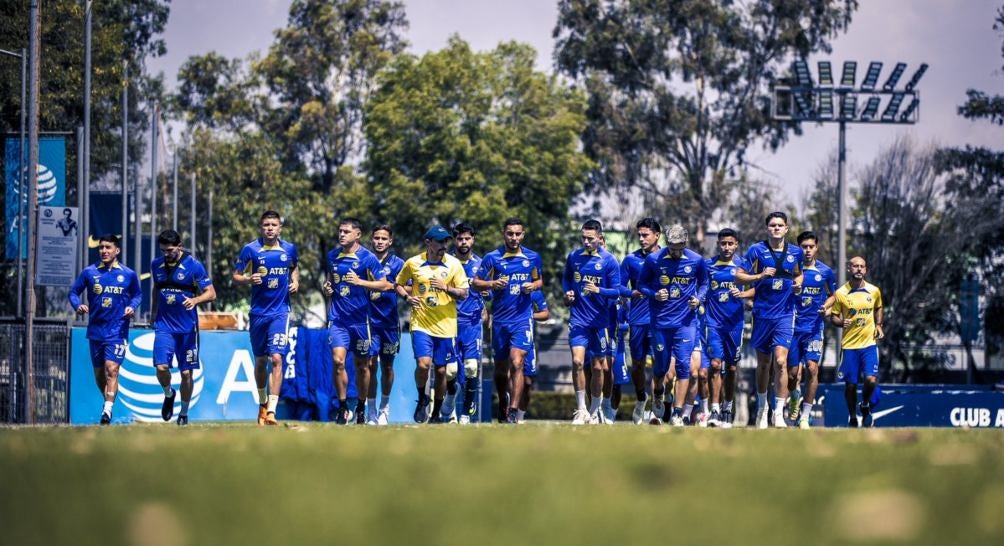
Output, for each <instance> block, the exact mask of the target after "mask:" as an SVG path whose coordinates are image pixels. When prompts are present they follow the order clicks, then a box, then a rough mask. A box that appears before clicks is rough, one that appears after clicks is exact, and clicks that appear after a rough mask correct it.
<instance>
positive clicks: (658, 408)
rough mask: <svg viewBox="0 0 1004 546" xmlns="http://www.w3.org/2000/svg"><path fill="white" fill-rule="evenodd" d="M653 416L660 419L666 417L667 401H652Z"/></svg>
mask: <svg viewBox="0 0 1004 546" xmlns="http://www.w3.org/2000/svg"><path fill="white" fill-rule="evenodd" d="M652 415H655V416H656V417H658V418H659V419H662V418H663V417H665V416H666V401H665V400H664V399H661V398H656V399H655V400H653V401H652Z"/></svg>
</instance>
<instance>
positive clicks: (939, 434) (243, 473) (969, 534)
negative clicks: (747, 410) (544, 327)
mask: <svg viewBox="0 0 1004 546" xmlns="http://www.w3.org/2000/svg"><path fill="white" fill-rule="evenodd" d="M1002 453H1004V432H1002V431H1000V430H938V429H919V430H914V429H885V430H883V429H871V430H846V429H844V430H822V429H819V430H813V431H809V432H805V431H798V430H784V431H774V430H769V431H755V430H744V429H735V430H714V429H673V428H670V427H659V428H655V427H648V426H645V427H635V426H630V425H620V424H619V425H617V426H613V427H606V426H593V427H580V428H573V427H571V426H569V425H564V424H560V425H559V424H532V423H531V424H527V425H525V426H519V427H513V426H508V427H503V426H498V425H480V426H476V427H467V428H460V427H457V426H425V427H387V428H368V427H336V426H334V425H329V424H326V425H321V424H289V425H287V426H282V427H280V428H278V429H259V428H257V427H255V426H252V425H232V424H225V425H224V424H209V425H193V426H191V427H189V428H187V429H180V430H179V429H178V427H176V426H174V425H130V426H115V427H108V428H97V427H56V428H6V429H2V430H0V460H2V461H3V464H2V466H0V488H2V501H0V514H2V520H0V521H2V522H3V524H2V533H3V534H2V535H0V536H2V537H3V540H2V542H3V543H4V544H30V543H33V544H105V545H113V544H193V545H194V544H243V545H248V546H250V545H267V546H274V545H283V544H319V543H331V544H333V543H338V544H348V545H377V544H401V545H411V544H437V545H438V544H445V545H452V544H456V545H466V546H480V545H482V544H485V545H487V544H507V545H521V544H580V545H583V544H589V545H592V544H646V543H647V544H658V543H685V544H696V543H706V544H726V543H728V544H772V545H779V544H800V545H806V544H832V543H861V542H907V543H929V544H977V543H996V544H1002V543H1004V456H1002Z"/></svg>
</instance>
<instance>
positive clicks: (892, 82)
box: [882, 63, 906, 91]
mask: <svg viewBox="0 0 1004 546" xmlns="http://www.w3.org/2000/svg"><path fill="white" fill-rule="evenodd" d="M905 71H906V63H896V66H895V67H893V69H892V74H889V79H887V80H886V81H885V85H883V86H882V90H883V91H892V90H893V89H896V84H897V83H898V82H899V78H900V76H902V75H903V72H905Z"/></svg>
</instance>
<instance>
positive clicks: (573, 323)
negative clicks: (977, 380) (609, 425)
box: [561, 220, 621, 425]
mask: <svg viewBox="0 0 1004 546" xmlns="http://www.w3.org/2000/svg"><path fill="white" fill-rule="evenodd" d="M602 234H603V227H602V226H601V224H600V223H599V222H598V221H596V220H587V221H586V222H585V223H584V224H582V247H581V248H577V249H575V250H573V251H572V252H570V253H569V254H568V258H567V259H566V260H565V272H564V274H563V275H562V277H561V286H562V289H563V290H564V292H565V303H566V304H567V305H568V306H569V307H570V316H569V320H568V345H569V347H570V348H571V351H572V384H573V385H574V387H575V402H576V409H575V413H574V414H573V417H572V424H573V425H582V424H586V423H587V422H593V423H599V422H600V420H601V417H600V415H599V409H600V402H601V400H602V398H603V375H604V373H605V372H606V371H607V370H606V368H607V359H606V356H605V355H606V352H607V347H608V345H609V343H610V340H609V337H608V327H609V322H610V309H609V300H610V299H611V298H616V297H618V296H619V295H620V286H621V274H620V265H619V264H618V263H617V259H616V258H614V257H613V255H612V254H610V253H609V252H607V251H606V250H604V249H603V248H602V247H601V245H600V237H601V235H602ZM587 353H588V354H589V355H591V356H592V362H591V363H590V367H591V368H592V374H591V381H590V395H591V396H592V399H591V400H590V404H589V410H588V411H587V410H586V384H585V383H586V378H585V372H584V370H583V367H584V366H585V360H586V354H587Z"/></svg>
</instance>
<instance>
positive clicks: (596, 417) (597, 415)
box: [589, 409, 603, 425]
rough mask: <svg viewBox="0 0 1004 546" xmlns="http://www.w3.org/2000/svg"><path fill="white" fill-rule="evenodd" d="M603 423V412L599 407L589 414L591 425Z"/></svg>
mask: <svg viewBox="0 0 1004 546" xmlns="http://www.w3.org/2000/svg"><path fill="white" fill-rule="evenodd" d="M601 423H603V412H602V411H600V410H599V409H597V410H596V411H595V412H594V413H592V414H590V415H589V424H590V425H599V424H601Z"/></svg>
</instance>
